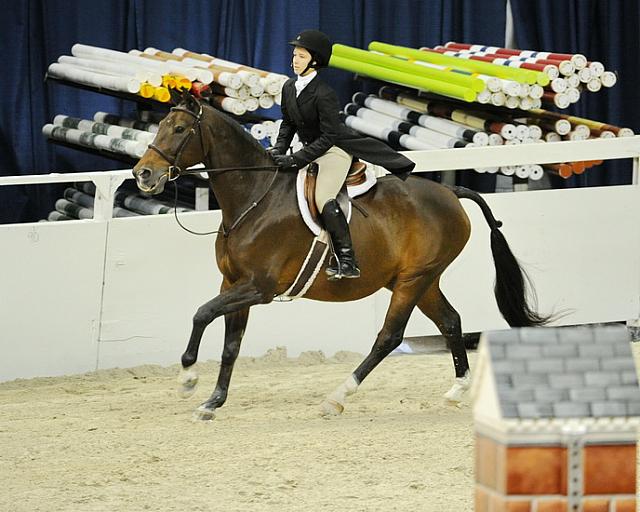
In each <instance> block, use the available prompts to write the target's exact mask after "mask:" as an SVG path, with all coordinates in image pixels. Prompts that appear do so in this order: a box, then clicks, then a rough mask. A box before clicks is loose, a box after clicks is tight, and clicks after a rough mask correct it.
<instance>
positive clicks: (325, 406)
mask: <svg viewBox="0 0 640 512" xmlns="http://www.w3.org/2000/svg"><path fill="white" fill-rule="evenodd" d="M342 411H344V405H342V404H341V403H338V402H336V401H335V400H329V399H327V400H325V401H324V402H322V404H321V405H320V413H321V414H322V416H340V415H341V414H342Z"/></svg>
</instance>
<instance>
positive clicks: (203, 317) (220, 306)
mask: <svg viewBox="0 0 640 512" xmlns="http://www.w3.org/2000/svg"><path fill="white" fill-rule="evenodd" d="M261 302H265V300H264V295H263V294H262V293H260V291H259V290H258V289H257V287H256V286H255V285H254V284H253V283H252V282H247V281H242V282H237V283H234V284H232V285H231V284H229V283H228V282H227V281H226V280H225V281H224V282H223V283H222V289H221V293H220V295H218V296H217V297H216V298H215V299H212V300H210V301H209V302H207V303H206V304H203V305H202V306H200V307H199V308H198V311H197V312H196V314H195V315H194V317H193V329H192V331H191V337H190V338H189V344H188V345H187V349H186V350H185V352H184V354H182V371H181V373H180V376H179V377H178V383H179V384H180V388H179V390H178V392H179V394H180V395H181V396H182V397H183V398H188V397H190V396H191V395H192V394H193V393H194V392H195V389H196V385H197V383H198V374H197V372H196V371H195V368H194V365H195V363H196V361H197V360H198V350H199V348H200V341H201V340H202V335H203V334H204V330H205V328H206V327H207V326H208V325H209V324H210V323H211V322H213V321H214V320H215V319H216V318H218V317H219V316H221V315H226V314H229V313H235V312H237V311H240V310H244V309H248V308H249V307H251V306H253V305H254V304H259V303H261ZM245 323H246V320H245ZM227 339H228V332H227V333H226V334H225V348H226V345H227V343H226V342H227ZM238 343H239V342H238Z"/></svg>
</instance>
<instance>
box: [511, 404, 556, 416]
mask: <svg viewBox="0 0 640 512" xmlns="http://www.w3.org/2000/svg"><path fill="white" fill-rule="evenodd" d="M517 407H518V416H520V418H551V417H553V406H552V405H551V404H540V403H536V402H523V403H521V404H518V406H517Z"/></svg>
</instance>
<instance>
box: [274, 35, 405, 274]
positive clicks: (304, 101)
mask: <svg viewBox="0 0 640 512" xmlns="http://www.w3.org/2000/svg"><path fill="white" fill-rule="evenodd" d="M289 44H290V45H292V46H293V60H292V64H291V67H292V68H293V71H294V73H295V74H296V75H297V79H293V78H290V79H289V80H287V81H286V82H285V84H284V86H283V88H282V104H281V109H282V118H283V119H282V124H281V125H280V131H279V133H278V140H277V142H276V144H275V146H274V147H273V148H272V149H271V150H270V152H271V154H272V155H273V157H274V160H275V162H276V164H277V165H279V166H280V167H282V168H286V169H299V168H302V167H304V166H305V165H308V164H309V163H311V162H316V163H317V164H318V177H317V181H316V194H315V201H316V205H317V207H318V211H320V212H321V217H322V222H323V223H324V227H325V228H326V230H327V232H328V233H329V235H330V236H331V243H332V245H333V248H334V251H335V254H336V258H337V261H336V262H335V264H334V263H332V264H330V265H329V267H328V268H327V270H326V272H327V275H328V276H329V279H330V280H333V279H340V278H343V277H345V278H356V277H360V269H359V268H358V264H357V262H356V258H355V255H354V252H353V246H352V243H351V236H350V234H349V225H348V224H347V220H346V218H345V216H344V214H343V212H342V210H341V208H340V206H339V205H338V201H337V200H336V196H337V195H338V192H340V189H341V188H342V185H343V184H344V181H345V178H346V176H347V172H348V171H349V168H350V167H351V163H352V161H353V157H357V158H362V159H364V160H366V161H368V162H371V163H374V164H378V165H381V166H382V167H385V168H386V169H388V170H389V171H390V172H392V173H394V174H395V175H397V176H398V177H399V178H401V179H402V180H405V179H406V178H407V177H408V176H409V173H410V172H411V170H412V169H413V168H414V166H415V164H414V163H413V162H412V161H411V160H409V159H408V158H406V157H404V156H403V155H400V154H399V153H397V152H395V151H394V150H392V149H391V148H390V147H389V146H387V145H386V144H385V143H384V142H382V141H379V140H377V139H373V138H370V137H365V136H363V135H361V134H359V133H358V132H356V131H354V130H352V129H351V128H348V127H347V126H346V125H345V124H344V123H342V122H341V121H340V118H339V110H340V104H339V103H338V97H337V95H336V93H335V91H334V90H333V89H332V88H331V87H329V86H328V85H327V84H326V83H325V82H323V81H322V80H321V79H320V77H318V76H317V75H318V71H317V70H318V69H320V68H322V67H324V66H327V65H328V64H329V59H330V57H331V50H332V44H331V41H330V40H329V38H328V37H327V35H326V34H324V33H322V32H320V31H318V30H304V31H302V32H300V34H298V36H297V37H296V38H295V39H294V40H293V41H290V42H289ZM296 132H297V133H298V137H299V138H300V140H301V141H302V143H303V144H304V147H303V148H302V149H301V150H299V151H296V152H295V153H293V154H286V153H287V150H288V149H289V145H290V144H291V140H292V139H293V136H294V134H295V133H296Z"/></svg>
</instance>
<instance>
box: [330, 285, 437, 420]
mask: <svg viewBox="0 0 640 512" xmlns="http://www.w3.org/2000/svg"><path fill="white" fill-rule="evenodd" d="M428 283H429V279H428V278H427V277H425V276H419V277H417V278H411V279H409V280H406V281H402V280H398V282H397V283H396V284H395V286H394V288H393V294H392V295H391V304H390V305H389V309H388V310H387V315H386V317H385V320H384V324H383V326H382V330H381V331H380V332H379V333H378V337H377V338H376V341H375V343H374V344H373V347H372V349H371V352H370V353H369V355H367V357H366V358H365V359H364V361H362V363H360V366H358V368H356V370H355V371H354V372H353V373H352V374H351V375H350V376H349V377H348V378H347V380H346V381H344V382H343V383H342V384H341V385H340V386H339V387H338V388H337V389H336V390H335V391H334V392H333V393H331V394H330V395H328V396H327V398H326V400H325V401H324V402H322V406H321V409H322V413H323V414H325V415H331V414H333V415H335V414H340V413H341V412H342V411H343V410H344V402H345V399H346V397H347V395H351V394H353V393H355V392H356V390H357V389H358V386H359V385H360V384H361V383H362V381H363V380H364V379H365V377H366V376H367V375H369V373H371V371H372V370H373V369H374V368H375V367H376V366H377V365H378V364H380V362H381V361H382V360H383V359H384V358H385V357H386V356H387V355H389V354H390V353H391V351H392V350H393V349H395V348H396V347H397V346H398V345H400V343H401V342H402V336H403V334H404V329H405V327H406V325H407V322H408V321H409V316H410V315H411V311H412V310H413V308H414V307H415V305H416V302H417V301H418V299H419V298H420V297H421V296H422V294H423V293H424V291H425V288H426V287H427V286H428Z"/></svg>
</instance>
